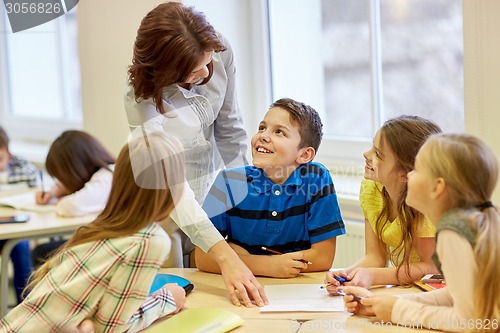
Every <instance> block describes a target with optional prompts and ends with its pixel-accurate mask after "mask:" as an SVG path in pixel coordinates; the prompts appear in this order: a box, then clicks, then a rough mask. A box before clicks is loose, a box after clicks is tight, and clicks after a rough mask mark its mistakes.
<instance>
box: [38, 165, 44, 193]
mask: <svg viewBox="0 0 500 333" xmlns="http://www.w3.org/2000/svg"><path fill="white" fill-rule="evenodd" d="M38 172H39V174H40V188H41V190H42V198H43V197H44V196H45V189H44V186H43V170H39V171H38Z"/></svg>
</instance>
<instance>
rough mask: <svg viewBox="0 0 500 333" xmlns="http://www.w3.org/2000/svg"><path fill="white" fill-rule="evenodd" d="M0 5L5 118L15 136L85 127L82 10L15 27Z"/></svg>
mask: <svg viewBox="0 0 500 333" xmlns="http://www.w3.org/2000/svg"><path fill="white" fill-rule="evenodd" d="M1 7H2V10H1V11H0V29H1V34H0V59H1V60H0V99H1V102H0V103H1V104H0V122H1V124H2V126H4V127H5V128H6V130H7V131H8V133H9V136H10V137H11V138H12V139H13V141H15V140H21V141H25V142H31V143H45V144H47V143H50V142H51V141H52V140H53V139H54V138H55V137H56V136H57V135H59V134H60V133H61V132H62V131H64V130H65V129H69V128H81V122H82V110H81V93H80V69H79V59H78V47H77V45H78V44H77V43H78V37H77V23H76V14H75V13H76V11H75V10H73V11H72V12H68V13H66V14H65V15H63V16H61V17H59V18H57V19H55V20H52V21H50V22H47V23H45V24H43V25H40V26H37V27H34V28H31V29H28V30H25V31H21V32H17V33H12V30H11V28H10V25H9V21H8V18H7V16H6V14H5V9H4V6H1Z"/></svg>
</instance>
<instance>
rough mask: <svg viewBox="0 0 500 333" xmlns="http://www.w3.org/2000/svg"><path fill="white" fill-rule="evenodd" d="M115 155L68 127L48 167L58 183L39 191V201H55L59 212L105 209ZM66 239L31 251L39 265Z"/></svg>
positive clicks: (55, 144)
mask: <svg viewBox="0 0 500 333" xmlns="http://www.w3.org/2000/svg"><path fill="white" fill-rule="evenodd" d="M114 164H115V158H114V157H113V156H112V155H111V154H110V153H109V152H108V151H107V150H106V148H104V146H103V145H102V144H101V143H100V142H99V141H98V140H97V139H96V138H94V137H93V136H92V135H90V134H88V133H86V132H83V131H77V130H71V131H65V132H63V133H62V134H61V135H60V136H59V137H58V138H56V139H55V140H54V142H53V143H52V145H51V146H50V149H49V152H48V154H47V158H46V161H45V168H46V169H47V172H48V173H49V175H50V176H51V177H52V178H54V179H55V180H56V184H55V185H54V186H53V187H52V188H51V189H50V190H49V191H48V192H41V191H39V192H37V193H36V202H37V203H38V204H52V203H55V204H56V212H57V214H58V215H60V216H66V217H68V216H81V215H87V214H92V213H97V212H100V211H102V209H103V208H104V206H105V205H106V201H107V200H108V196H109V191H110V189H111V181H112V178H113V169H114ZM64 242H65V241H64V240H59V241H52V242H50V243H46V244H41V245H38V246H37V247H36V248H35V249H34V250H33V253H32V257H33V263H34V264H35V265H39V264H40V263H41V262H43V261H44V260H45V259H46V258H47V257H48V255H49V254H50V253H51V252H52V251H53V250H55V249H56V248H58V247H59V246H60V245H62V244H63V243H64Z"/></svg>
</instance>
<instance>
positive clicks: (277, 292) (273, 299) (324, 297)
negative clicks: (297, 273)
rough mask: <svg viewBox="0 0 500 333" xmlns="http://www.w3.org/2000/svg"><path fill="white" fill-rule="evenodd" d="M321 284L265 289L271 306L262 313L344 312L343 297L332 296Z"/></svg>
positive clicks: (261, 309) (279, 286)
mask: <svg viewBox="0 0 500 333" xmlns="http://www.w3.org/2000/svg"><path fill="white" fill-rule="evenodd" d="M321 286H322V285H321V284H277V285H267V286H265V287H264V290H265V292H266V295H267V297H268V299H269V305H266V306H263V307H261V308H260V312H290V311H297V312H298V311H306V312H332V311H344V301H343V299H342V296H330V294H328V292H327V291H326V289H321Z"/></svg>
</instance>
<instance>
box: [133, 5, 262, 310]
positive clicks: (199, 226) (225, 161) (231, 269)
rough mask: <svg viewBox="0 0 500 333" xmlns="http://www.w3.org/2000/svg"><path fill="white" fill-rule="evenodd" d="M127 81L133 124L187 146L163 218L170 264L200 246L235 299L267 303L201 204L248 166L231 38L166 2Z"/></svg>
mask: <svg viewBox="0 0 500 333" xmlns="http://www.w3.org/2000/svg"><path fill="white" fill-rule="evenodd" d="M128 79H129V87H128V90H127V92H126V94H125V108H126V112H127V118H128V123H129V127H130V129H131V130H134V129H136V128H138V127H142V129H143V130H146V131H148V130H155V129H158V128H161V129H162V130H164V131H165V132H167V133H169V134H171V135H175V136H176V137H177V138H178V139H179V140H180V141H181V142H182V144H183V146H184V149H185V156H186V179H187V181H188V183H189V186H186V190H185V191H184V196H183V198H182V200H181V201H180V202H179V203H178V204H177V206H176V208H175V209H174V211H173V212H172V214H171V216H170V219H169V220H167V221H164V223H163V226H164V228H165V230H166V231H167V233H168V234H169V236H170V238H171V240H172V250H171V257H170V258H169V259H168V260H167V262H166V265H165V266H166V267H183V264H182V257H183V254H184V253H189V252H190V251H191V250H192V249H193V245H192V243H194V244H196V245H197V246H199V247H200V248H201V249H202V250H204V251H205V252H207V253H208V254H209V255H210V256H212V257H213V258H214V259H215V260H216V261H217V262H218V264H219V266H220V268H221V271H222V275H223V278H224V282H225V284H226V287H227V288H228V291H229V294H230V298H231V300H232V302H233V304H235V305H240V301H239V299H238V297H237V295H236V291H237V292H238V293H239V294H240V296H241V299H242V300H243V302H244V304H245V305H247V306H251V304H252V303H251V301H250V298H253V299H254V300H255V302H256V303H257V305H259V306H262V305H264V303H265V302H267V299H266V297H265V294H264V291H263V288H262V287H261V285H260V284H259V283H258V281H257V280H256V279H255V277H254V276H253V274H252V273H251V271H250V270H249V269H248V267H246V266H245V264H244V263H243V262H242V261H241V260H240V259H239V257H238V255H236V253H235V252H234V251H233V250H232V249H231V247H230V246H229V245H228V244H227V242H226V241H225V240H224V239H223V238H222V236H221V235H220V233H219V232H218V231H217V230H216V229H215V227H214V226H213V224H212V223H211V222H210V220H209V219H208V217H207V215H206V213H205V212H204V211H203V209H202V208H201V206H200V205H201V204H202V203H203V200H204V199H205V196H206V194H207V191H208V190H209V188H210V186H211V184H212V182H213V180H214V178H215V176H216V175H217V173H218V171H219V170H220V169H221V168H223V167H234V166H240V165H246V164H248V161H247V159H246V150H247V145H246V142H247V136H246V133H245V130H244V128H243V120H242V116H241V112H240V110H239V107H238V104H237V100H236V89H235V67H234V62H233V53H232V50H231V48H230V46H229V43H228V42H227V41H226V40H225V39H224V37H223V36H221V35H220V34H219V33H217V32H216V31H215V29H214V28H213V27H212V26H211V25H210V24H209V23H208V22H207V20H206V18H205V16H204V15H203V14H202V13H200V12H197V11H195V10H194V9H193V8H192V7H186V6H184V5H182V4H180V3H176V2H167V3H162V4H160V5H158V6H157V7H156V8H154V9H153V10H151V11H150V12H149V13H148V14H147V15H146V16H145V17H144V18H143V20H142V22H141V24H140V26H139V29H138V31H137V37H136V40H135V44H134V54H133V59H132V65H130V66H129V70H128ZM179 227H180V229H181V230H179ZM186 235H187V236H186Z"/></svg>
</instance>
